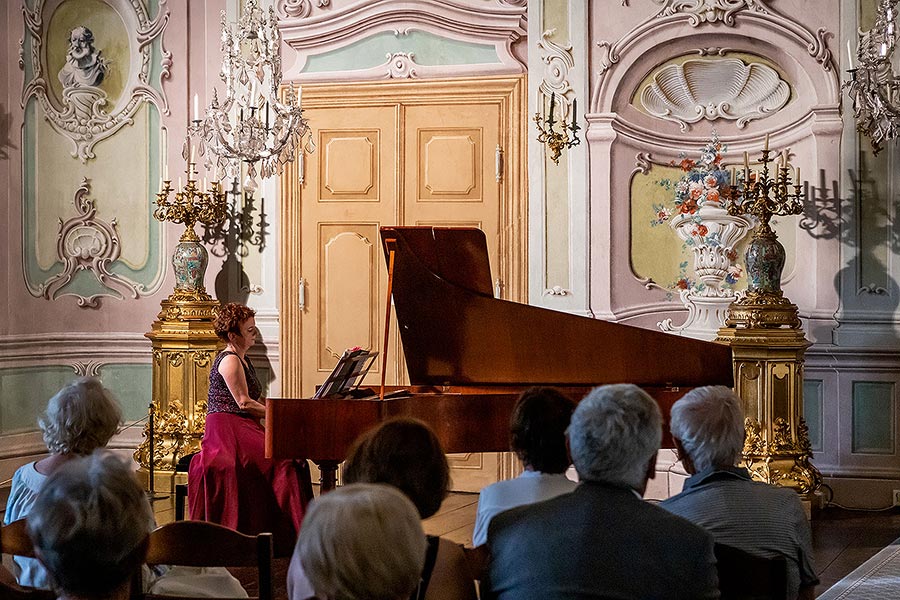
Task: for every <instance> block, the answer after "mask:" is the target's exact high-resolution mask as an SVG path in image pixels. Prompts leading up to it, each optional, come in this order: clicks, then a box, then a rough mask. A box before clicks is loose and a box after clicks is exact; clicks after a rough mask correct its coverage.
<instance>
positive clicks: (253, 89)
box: [250, 77, 256, 106]
mask: <svg viewBox="0 0 900 600" xmlns="http://www.w3.org/2000/svg"><path fill="white" fill-rule="evenodd" d="M250 106H256V78H255V77H254V78H253V85H251V86H250Z"/></svg>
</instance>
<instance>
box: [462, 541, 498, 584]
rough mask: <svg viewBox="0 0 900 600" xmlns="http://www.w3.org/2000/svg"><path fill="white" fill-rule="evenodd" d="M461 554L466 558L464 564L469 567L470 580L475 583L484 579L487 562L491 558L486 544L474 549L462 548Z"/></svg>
mask: <svg viewBox="0 0 900 600" xmlns="http://www.w3.org/2000/svg"><path fill="white" fill-rule="evenodd" d="M463 554H464V555H465V557H466V564H467V565H468V566H469V573H471V575H472V579H474V580H475V581H481V580H482V579H484V577H485V575H487V568H488V561H489V560H490V558H491V556H490V551H489V550H488V547H487V544H482V545H481V546H477V547H475V548H467V547H463Z"/></svg>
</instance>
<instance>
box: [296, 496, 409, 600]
mask: <svg viewBox="0 0 900 600" xmlns="http://www.w3.org/2000/svg"><path fill="white" fill-rule="evenodd" d="M297 560H299V562H300V564H301V565H302V567H303V572H304V573H305V574H306V578H307V579H308V581H309V584H311V586H312V588H313V590H315V593H316V597H317V598H320V599H321V600H407V599H408V598H409V597H410V595H411V594H412V593H413V592H415V590H416V588H417V586H418V585H419V581H420V574H421V572H422V567H423V565H424V563H425V533H424V532H423V530H422V523H421V521H420V520H419V513H418V511H417V510H416V507H415V506H414V505H413V503H412V502H411V501H410V500H409V499H408V498H407V497H406V496H405V495H404V494H403V493H402V492H400V491H399V490H397V489H396V488H394V487H392V486H389V485H386V484H379V483H354V484H350V485H346V486H344V487H341V488H340V489H338V490H335V491H333V492H330V493H328V494H325V495H323V496H321V497H320V498H319V499H317V500H316V501H315V502H313V503H312V505H311V508H310V510H309V512H308V513H307V514H306V517H305V518H304V520H303V527H302V528H301V530H300V537H299V538H298V540H297V546H296V548H295V550H294V558H293V559H292V561H297ZM291 573H296V571H292V572H291ZM292 583H293V582H292V581H291V580H290V573H289V579H288V587H289V588H292V587H293V586H292ZM288 596H292V593H291V591H289V593H288Z"/></svg>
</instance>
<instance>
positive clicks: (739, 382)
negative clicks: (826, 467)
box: [716, 303, 822, 495]
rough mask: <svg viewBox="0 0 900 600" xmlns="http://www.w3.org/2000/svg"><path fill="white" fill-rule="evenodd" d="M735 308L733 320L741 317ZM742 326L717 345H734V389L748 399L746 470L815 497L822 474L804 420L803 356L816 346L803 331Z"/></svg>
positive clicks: (727, 330) (723, 334) (726, 331)
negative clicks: (816, 463) (721, 343)
mask: <svg viewBox="0 0 900 600" xmlns="http://www.w3.org/2000/svg"><path fill="white" fill-rule="evenodd" d="M736 304H737V303H736ZM734 308H735V305H732V311H733V313H732V314H731V315H730V317H732V318H734V317H738V311H735V310H734ZM794 310H796V307H795V309H794ZM764 314H765V311H763V315H764ZM795 314H796V313H795ZM757 318H760V317H757ZM779 318H780V317H779ZM754 320H756V319H754ZM757 322H759V321H757ZM762 322H765V316H762ZM732 323H734V321H732ZM735 324H737V323H735ZM740 324H742V325H745V327H723V328H721V329H719V337H718V338H717V339H716V341H718V342H724V343H726V344H729V345H730V346H731V351H732V355H733V357H734V358H733V360H734V391H735V393H737V395H738V396H740V398H741V400H742V404H743V408H744V415H745V420H744V423H745V426H746V429H747V435H746V439H745V441H744V449H743V452H742V455H743V466H745V467H747V469H748V470H749V471H750V475H751V476H752V477H753V478H754V479H756V480H758V481H765V482H767V483H773V484H776V485H780V486H784V487H788V488H791V489H794V490H796V491H797V492H798V493H800V494H804V495H806V494H811V493H813V492H815V490H816V489H818V487H819V486H820V485H821V483H822V476H821V475H820V474H819V471H818V470H817V469H816V468H815V467H814V466H813V465H811V464H810V463H809V459H810V458H812V451H811V449H810V443H809V431H808V430H807V427H806V422H805V421H804V420H803V356H804V353H805V352H806V349H807V348H808V347H809V346H810V343H809V342H808V341H807V340H806V338H805V337H804V335H803V331H802V330H800V329H794V328H789V329H788V328H765V327H748V326H746V325H749V323H748V322H746V321H744V322H742V323H740Z"/></svg>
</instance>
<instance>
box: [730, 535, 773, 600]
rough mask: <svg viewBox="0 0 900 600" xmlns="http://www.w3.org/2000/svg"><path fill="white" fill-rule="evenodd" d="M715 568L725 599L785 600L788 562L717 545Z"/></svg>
mask: <svg viewBox="0 0 900 600" xmlns="http://www.w3.org/2000/svg"><path fill="white" fill-rule="evenodd" d="M715 554H716V569H717V570H718V573H719V591H720V592H721V594H722V596H721V598H722V600H785V599H786V598H787V560H786V559H785V558H784V557H781V558H763V557H760V556H754V555H753V554H749V553H747V552H744V551H743V550H740V549H739V548H734V547H732V546H726V545H724V544H716V546H715Z"/></svg>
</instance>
